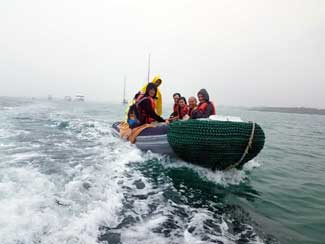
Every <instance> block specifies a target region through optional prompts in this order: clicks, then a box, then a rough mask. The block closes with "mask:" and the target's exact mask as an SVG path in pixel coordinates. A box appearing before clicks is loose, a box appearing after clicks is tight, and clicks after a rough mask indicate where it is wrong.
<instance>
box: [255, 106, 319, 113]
mask: <svg viewBox="0 0 325 244" xmlns="http://www.w3.org/2000/svg"><path fill="white" fill-rule="evenodd" d="M249 110H253V111H261V112H278V113H290V114H317V115H325V109H317V108H304V107H253V108H250V109H249Z"/></svg>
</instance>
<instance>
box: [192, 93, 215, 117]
mask: <svg viewBox="0 0 325 244" xmlns="http://www.w3.org/2000/svg"><path fill="white" fill-rule="evenodd" d="M197 97H198V99H199V105H198V106H197V108H196V109H194V110H193V111H192V115H191V118H192V119H200V118H209V116H210V115H215V114H216V109H215V106H214V104H213V102H212V101H210V98H209V94H208V92H207V91H206V90H205V89H201V90H200V91H199V92H198V93H197Z"/></svg>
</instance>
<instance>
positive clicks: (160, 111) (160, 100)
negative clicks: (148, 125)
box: [140, 75, 162, 116]
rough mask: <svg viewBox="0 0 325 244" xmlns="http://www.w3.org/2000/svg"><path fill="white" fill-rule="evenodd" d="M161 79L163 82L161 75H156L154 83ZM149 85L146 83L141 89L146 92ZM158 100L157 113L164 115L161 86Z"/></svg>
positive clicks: (158, 91) (158, 90)
mask: <svg viewBox="0 0 325 244" xmlns="http://www.w3.org/2000/svg"><path fill="white" fill-rule="evenodd" d="M158 80H160V81H161V83H162V79H161V78H160V76H159V75H157V76H155V77H154V78H153V80H152V83H154V84H156V82H157V81H158ZM147 85H148V84H145V85H144V87H142V89H141V90H140V91H141V92H143V93H145V92H146V89H147ZM156 96H157V100H156V113H157V114H158V115H159V116H161V115H162V96H161V92H160V89H159V87H158V88H157V95H156Z"/></svg>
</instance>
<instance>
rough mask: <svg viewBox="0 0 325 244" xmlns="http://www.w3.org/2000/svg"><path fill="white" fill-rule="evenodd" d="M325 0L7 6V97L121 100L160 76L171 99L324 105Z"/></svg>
mask: <svg viewBox="0 0 325 244" xmlns="http://www.w3.org/2000/svg"><path fill="white" fill-rule="evenodd" d="M324 46H325V1H323V0H250V1H249V0H247V1H239V0H238V1H232V0H218V1H216V0H211V1H208V0H204V1H199V0H196V1H192V0H177V1H176V0H164V1H161V0H160V1H155V0H147V1H144V0H116V1H109V0H103V1H100V0H94V1H90V0H89V1H86V0H56V1H52V0H51V1H50V0H39V1H37V0H28V1H24V0H21V1H15V0H10V1H9V0H8V1H1V3H0V96H27V97H31V96H36V97H39V96H43V97H46V96H47V95H48V94H52V95H53V96H54V97H63V96H66V95H71V96H74V95H75V94H76V93H83V94H84V95H85V96H86V97H87V98H89V99H91V100H99V101H103V100H104V101H105V100H106V101H116V102H117V101H120V100H122V95H123V77H124V76H127V94H128V97H130V96H131V95H133V94H134V93H135V92H136V90H137V89H139V88H140V87H141V86H142V85H143V84H144V83H145V81H146V76H147V56H148V53H151V76H152V77H153V76H154V75H155V74H160V75H161V77H162V79H163V85H162V87H161V89H162V92H163V98H164V102H171V98H170V96H171V94H172V93H173V92H175V91H177V92H181V93H182V94H184V95H185V96H186V97H187V96H189V95H192V94H196V92H197V91H198V90H199V89H200V88H203V87H204V88H206V89H207V90H208V91H209V93H210V96H211V98H212V99H213V100H214V101H215V103H216V104H223V105H245V106H261V105H268V106H308V107H319V108H325V47H324Z"/></svg>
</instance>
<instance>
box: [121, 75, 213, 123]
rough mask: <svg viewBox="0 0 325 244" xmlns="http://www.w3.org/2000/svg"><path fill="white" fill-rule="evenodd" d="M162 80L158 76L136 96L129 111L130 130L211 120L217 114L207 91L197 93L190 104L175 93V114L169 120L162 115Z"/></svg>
mask: <svg viewBox="0 0 325 244" xmlns="http://www.w3.org/2000/svg"><path fill="white" fill-rule="evenodd" d="M161 84H162V80H161V78H160V77H159V76H156V77H155V78H154V79H153V81H152V82H150V83H148V84H146V85H145V86H144V87H143V88H142V89H141V90H140V91H139V92H138V93H137V94H136V95H135V96H134V99H133V102H132V104H131V105H130V106H129V108H128V110H127V119H126V120H127V121H126V122H127V123H128V124H129V126H130V128H135V127H138V126H140V125H144V124H151V123H152V122H155V121H157V122H165V123H167V124H169V123H171V122H173V121H176V120H187V119H199V118H209V116H210V115H215V114H216V109H215V106H214V104H213V102H212V101H210V98H209V94H208V92H207V91H206V90H205V89H201V90H200V91H199V92H198V93H197V99H196V97H194V96H191V97H189V98H188V104H187V101H186V98H185V97H182V96H181V94H180V93H174V94H173V99H174V106H173V112H172V114H171V115H170V116H169V118H168V119H164V118H162V117H161V115H162V95H161V92H160V90H159V86H160V85H161Z"/></svg>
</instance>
